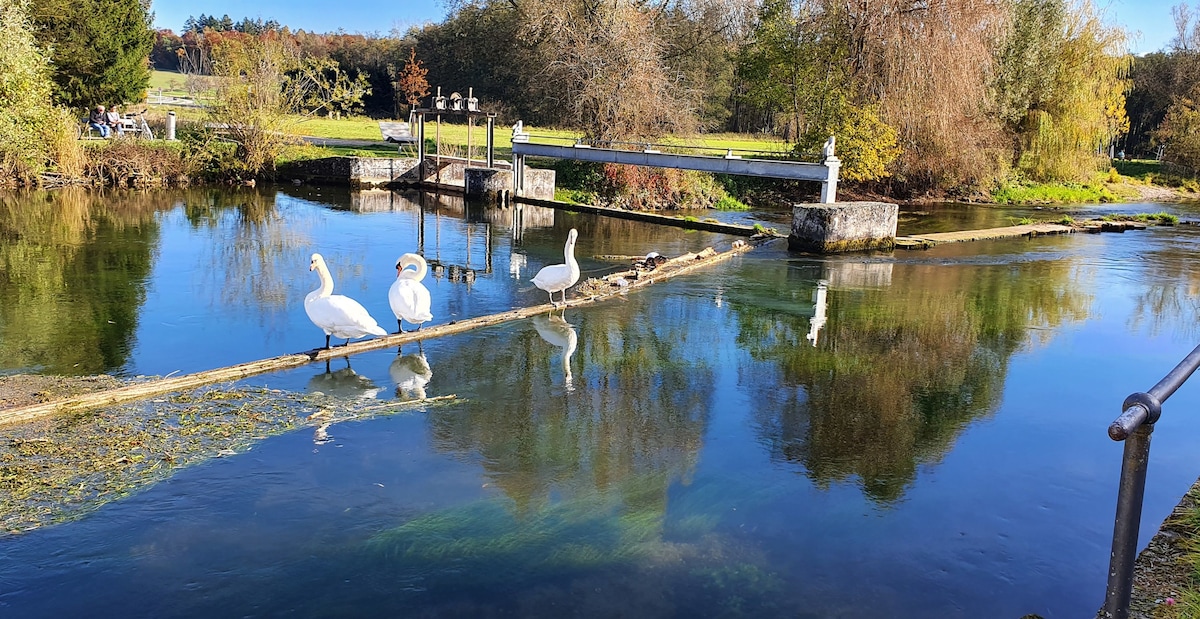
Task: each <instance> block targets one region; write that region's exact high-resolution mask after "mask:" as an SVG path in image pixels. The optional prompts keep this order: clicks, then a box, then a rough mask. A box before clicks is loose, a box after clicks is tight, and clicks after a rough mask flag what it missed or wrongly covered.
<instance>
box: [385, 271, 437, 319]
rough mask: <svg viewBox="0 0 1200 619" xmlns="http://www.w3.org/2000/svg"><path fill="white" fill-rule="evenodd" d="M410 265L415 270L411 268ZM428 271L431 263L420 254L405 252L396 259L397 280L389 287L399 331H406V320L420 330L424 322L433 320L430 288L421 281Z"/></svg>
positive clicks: (391, 303)
mask: <svg viewBox="0 0 1200 619" xmlns="http://www.w3.org/2000/svg"><path fill="white" fill-rule="evenodd" d="M410 266H411V267H414V269H415V270H410V269H409V268H408V267H410ZM428 271H429V265H428V264H427V263H426V262H425V259H424V258H422V257H421V255H420V254H404V255H403V256H400V258H399V259H397V260H396V281H394V282H392V287H391V288H390V289H388V304H389V305H391V306H392V313H393V314H395V315H396V328H397V329H398V331H397V333H403V332H404V325H403V324H402V321H404V320H407V321H408V322H410V323H412V324H415V325H417V329H418V330H420V329H421V324H422V323H424V322H425V321H428V320H433V314H431V313H430V312H429V306H430V299H429V289H428V288H426V287H425V284H422V283H421V280H423V279H425V274H426V273H427V272H428Z"/></svg>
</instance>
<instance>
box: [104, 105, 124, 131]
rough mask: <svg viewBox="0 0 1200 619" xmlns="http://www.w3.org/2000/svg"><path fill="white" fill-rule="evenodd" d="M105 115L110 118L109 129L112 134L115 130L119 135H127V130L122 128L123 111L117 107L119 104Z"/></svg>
mask: <svg viewBox="0 0 1200 619" xmlns="http://www.w3.org/2000/svg"><path fill="white" fill-rule="evenodd" d="M105 117H106V118H107V119H108V131H109V134H110V135H111V134H112V132H113V131H116V132H117V135H118V136H122V135H125V131H124V130H122V128H121V111H120V110H118V109H117V106H115V105H114V106H112V108H110V109H109V110H108V113H107V114H105Z"/></svg>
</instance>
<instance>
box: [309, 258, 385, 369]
mask: <svg viewBox="0 0 1200 619" xmlns="http://www.w3.org/2000/svg"><path fill="white" fill-rule="evenodd" d="M308 270H309V271H316V272H317V276H318V277H320V278H321V285H320V286H317V289H316V290H313V291H312V292H310V293H308V296H306V297H304V313H306V314H308V319H309V320H311V321H313V324H315V325H317V326H318V327H320V328H321V330H323V331H325V348H326V350H328V349H329V338H330V336H336V337H338V338H341V339H344V340H346V344H349V343H350V340H351V339H354V338H360V337H364V336H367V335H387V331H385V330H384V329H383V327H380V326H379V323H377V322H375V319H374V318H371V315H370V314H369V313H367V309H366V308H365V307H363V306H362V304H360V303H359V302H358V301H355V300H354V299H351V298H350V297H347V296H343V295H340V294H333V277H332V276H330V275H329V267H328V266H326V265H325V258H323V257H321V254H313V255H312V261H311V262H310V263H309V265H308Z"/></svg>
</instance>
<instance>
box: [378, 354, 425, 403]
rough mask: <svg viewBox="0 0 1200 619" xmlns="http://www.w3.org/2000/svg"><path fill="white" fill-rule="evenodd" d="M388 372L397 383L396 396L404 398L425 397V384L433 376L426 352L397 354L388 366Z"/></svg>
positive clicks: (419, 398)
mask: <svg viewBox="0 0 1200 619" xmlns="http://www.w3.org/2000/svg"><path fill="white" fill-rule="evenodd" d="M388 374H390V375H391V377H392V380H393V381H394V382H395V383H396V397H398V398H400V399H402V400H409V399H417V400H424V399H425V385H427V384H429V380H430V379H431V378H433V369H432V368H430V367H429V361H428V360H427V359H426V358H425V353H423V352H421V353H418V354H415V355H401V354H397V355H396V358H395V359H392V365H391V366H389V367H388Z"/></svg>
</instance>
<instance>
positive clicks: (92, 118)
mask: <svg viewBox="0 0 1200 619" xmlns="http://www.w3.org/2000/svg"><path fill="white" fill-rule="evenodd" d="M88 126H89V127H91V128H92V129H95V130H96V131H99V132H100V137H102V138H106V137H108V134H109V128H108V115H107V114H105V113H104V106H103V105H97V106H96V109H95V110H93V111H92V113H90V114H88Z"/></svg>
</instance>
